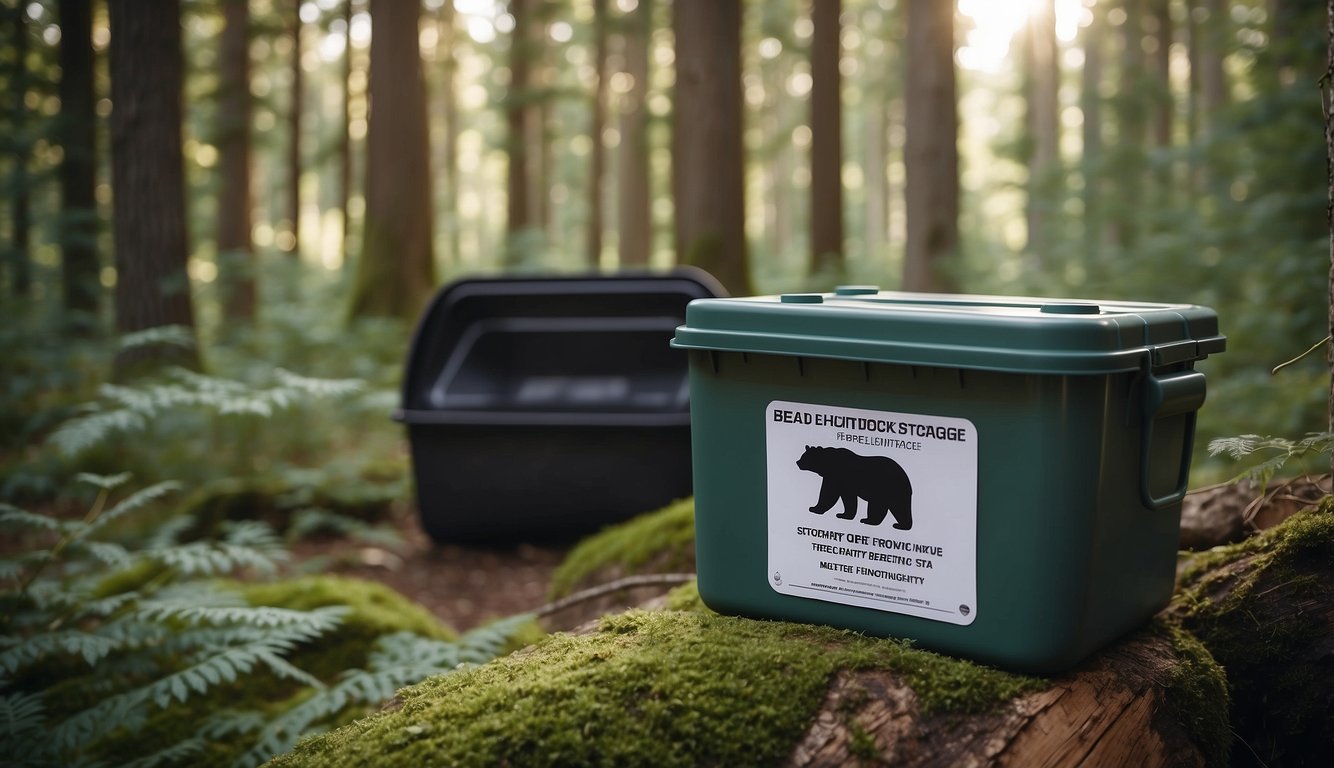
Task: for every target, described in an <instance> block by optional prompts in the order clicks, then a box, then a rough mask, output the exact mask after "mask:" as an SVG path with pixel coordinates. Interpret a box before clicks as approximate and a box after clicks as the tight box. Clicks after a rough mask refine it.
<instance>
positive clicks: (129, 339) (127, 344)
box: [119, 325, 195, 350]
mask: <svg viewBox="0 0 1334 768" xmlns="http://www.w3.org/2000/svg"><path fill="white" fill-rule="evenodd" d="M158 344H168V345H171V346H174V347H184V348H187V349H189V348H193V347H194V346H195V334H194V331H193V330H191V329H190V328H189V327H188V326H184V325H159V326H155V327H153V328H145V329H143V330H141V331H134V332H133V333H127V334H125V335H123V336H121V337H120V341H119V346H120V348H121V349H122V350H125V349H135V348H137V347H145V346H155V345H158Z"/></svg>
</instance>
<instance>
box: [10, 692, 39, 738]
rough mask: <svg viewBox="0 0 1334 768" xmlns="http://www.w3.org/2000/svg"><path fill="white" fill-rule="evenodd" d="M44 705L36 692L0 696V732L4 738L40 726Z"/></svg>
mask: <svg viewBox="0 0 1334 768" xmlns="http://www.w3.org/2000/svg"><path fill="white" fill-rule="evenodd" d="M45 719H46V706H45V705H44V704H42V697H41V695H40V694H36V693H23V692H18V693H9V694H5V695H3V696H0V734H3V735H4V737H5V738H7V739H9V738H13V737H14V736H15V735H17V734H19V733H21V732H23V731H28V730H33V729H35V728H39V727H41V725H42V723H43V721H44V720H45Z"/></svg>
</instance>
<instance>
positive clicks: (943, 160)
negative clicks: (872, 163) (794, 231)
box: [903, 0, 959, 293]
mask: <svg viewBox="0 0 1334 768" xmlns="http://www.w3.org/2000/svg"><path fill="white" fill-rule="evenodd" d="M954 6H955V4H954V2H952V0H951V2H942V0H909V2H908V35H907V37H908V42H907V54H906V58H907V63H906V66H905V72H906V75H907V79H906V90H905V98H906V101H905V110H906V113H907V114H906V120H905V128H906V134H905V139H904V141H905V143H904V148H903V161H904V163H903V164H904V171H905V174H906V188H905V191H904V195H905V198H906V216H907V219H906V222H905V226H906V228H907V245H906V253H905V255H904V264H903V287H904V289H905V290H909V291H930V292H938V293H940V292H946V293H947V292H955V291H958V290H959V283H958V279H957V278H956V277H955V276H954V274H953V272H952V269H951V266H952V264H951V262H953V261H954V260H955V259H956V258H957V256H958V250H959V148H958V131H959V119H958V107H957V104H956V94H955V74H954Z"/></svg>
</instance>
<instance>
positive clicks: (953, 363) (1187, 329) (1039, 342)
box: [672, 286, 1227, 374]
mask: <svg viewBox="0 0 1334 768" xmlns="http://www.w3.org/2000/svg"><path fill="white" fill-rule="evenodd" d="M1226 343H1227V340H1226V338H1225V337H1224V336H1222V335H1220V334H1219V333H1218V316H1217V314H1216V313H1215V312H1214V311H1213V310H1212V309H1209V308H1208V307H1201V306H1196V305H1192V304H1150V303H1139V302H1126V301H1093V300H1084V299H1043V298H1029V297H1020V296H970V295H961V294H929V293H899V292H893V291H875V290H871V287H868V286H844V287H842V288H840V289H836V290H835V291H834V292H832V293H824V294H814V293H802V294H789V295H787V296H755V297H749V298H735V299H698V300H696V301H693V302H691V303H690V306H689V307H688V309H687V311H686V324H685V325H683V326H681V327H679V328H677V329H676V337H675V339H673V341H672V346H674V347H679V348H683V349H702V350H714V351H721V352H753V353H762V354H776V355H792V356H798V357H828V358H837V359H842V360H859V361H865V362H878V363H897V364H902V365H928V366H938V367H949V368H970V369H977V370H988V371H1006V372H1012V373H1048V374H1106V373H1116V372H1121V371H1134V370H1139V369H1141V368H1144V367H1145V366H1146V365H1147V366H1148V367H1151V368H1161V367H1164V366H1170V365H1175V364H1180V363H1186V362H1190V361H1194V360H1201V359H1203V358H1205V357H1208V356H1209V355H1210V354H1213V353H1217V352H1222V351H1223V350H1224V348H1225V347H1226Z"/></svg>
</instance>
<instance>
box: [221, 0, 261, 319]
mask: <svg viewBox="0 0 1334 768" xmlns="http://www.w3.org/2000/svg"><path fill="white" fill-rule="evenodd" d="M222 12H223V18H224V19H225V20H226V21H225V26H224V27H223V30H222V39H221V48H222V50H221V51H220V53H219V57H218V58H219V61H218V79H219V83H218V92H219V93H218V123H217V125H218V127H217V132H218V133H217V145H218V174H219V181H220V187H219V189H218V233H217V245H218V262H219V264H220V265H221V266H222V270H221V272H222V277H223V286H224V290H225V296H224V299H223V312H224V314H225V315H226V317H228V318H229V319H235V320H249V319H252V318H254V316H255V309H256V303H257V301H256V294H257V291H256V288H255V249H254V246H253V244H252V242H251V239H250V231H251V228H252V225H251V218H250V209H251V181H250V162H251V161H250V122H251V97H250V34H249V31H248V30H249V26H250V4H249V2H248V0H227V2H225V3H224V4H223V8H222Z"/></svg>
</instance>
